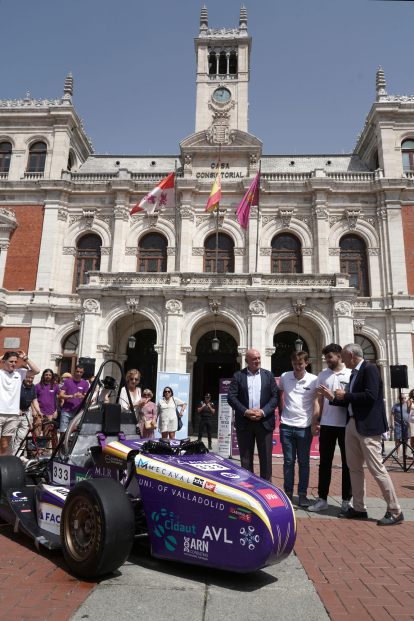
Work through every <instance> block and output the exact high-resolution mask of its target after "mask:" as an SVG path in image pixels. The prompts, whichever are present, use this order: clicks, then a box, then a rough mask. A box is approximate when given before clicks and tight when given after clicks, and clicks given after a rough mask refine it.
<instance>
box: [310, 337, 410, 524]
mask: <svg viewBox="0 0 414 621" xmlns="http://www.w3.org/2000/svg"><path fill="white" fill-rule="evenodd" d="M341 357H342V360H343V362H344V363H345V364H346V366H347V367H348V369H352V373H351V377H350V383H349V390H347V391H345V390H335V396H334V395H333V394H332V393H331V392H330V391H329V390H328V389H327V388H325V387H323V388H322V387H321V388H320V392H321V394H323V395H324V396H326V398H327V399H328V400H329V402H330V404H331V405H337V406H340V407H344V405H346V406H347V407H348V422H347V426H346V432H345V450H346V461H347V464H348V467H349V471H350V475H351V483H352V493H353V496H354V506H353V507H350V508H349V509H348V510H347V511H344V512H342V513H340V514H339V517H340V518H347V519H351V520H355V519H360V518H362V519H364V518H367V517H368V514H367V508H366V504H365V475H364V462H366V464H367V467H368V470H369V471H370V473H371V474H372V476H373V477H374V479H375V481H376V482H377V484H378V486H379V488H380V490H381V492H382V495H383V497H384V499H385V501H386V503H387V512H386V514H385V516H384V517H383V518H382V519H381V520H379V521H378V522H377V524H378V525H379V526H392V525H393V524H398V523H399V522H403V521H404V516H403V513H402V511H401V507H400V505H399V502H398V499H397V495H396V493H395V490H394V486H393V484H392V481H391V478H390V475H389V474H388V472H387V470H386V468H385V466H384V465H383V463H382V457H381V434H382V433H384V432H385V431H388V424H387V417H386V415H385V408H384V396H383V390H382V379H381V376H380V374H379V371H378V369H377V367H376V366H375V365H373V364H370V363H369V362H366V360H364V353H363V351H362V349H361V347H360V346H359V345H357V344H355V343H351V344H349V345H345V347H344V348H343V349H342V352H341Z"/></svg>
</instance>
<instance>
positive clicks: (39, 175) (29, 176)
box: [24, 171, 44, 181]
mask: <svg viewBox="0 0 414 621" xmlns="http://www.w3.org/2000/svg"><path fill="white" fill-rule="evenodd" d="M43 178H44V172H27V171H26V172H25V173H24V179H26V181H38V180H39V179H43Z"/></svg>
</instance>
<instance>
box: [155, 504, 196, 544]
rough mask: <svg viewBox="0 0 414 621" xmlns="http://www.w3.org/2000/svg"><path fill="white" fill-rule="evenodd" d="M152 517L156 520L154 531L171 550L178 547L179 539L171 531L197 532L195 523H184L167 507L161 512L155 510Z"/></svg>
mask: <svg viewBox="0 0 414 621" xmlns="http://www.w3.org/2000/svg"><path fill="white" fill-rule="evenodd" d="M151 519H152V520H153V522H155V526H154V532H155V534H156V536H157V537H160V538H162V539H163V541H164V544H165V547H166V548H167V550H170V551H171V552H174V550H175V549H176V547H177V539H176V538H175V537H174V535H171V534H170V533H169V531H174V532H181V533H189V534H194V535H195V534H196V526H195V524H191V525H189V524H182V523H181V522H180V521H179V519H178V516H177V517H176V518H175V517H174V512H173V511H167V509H161V511H160V512H159V513H158V512H157V511H153V513H152V514H151Z"/></svg>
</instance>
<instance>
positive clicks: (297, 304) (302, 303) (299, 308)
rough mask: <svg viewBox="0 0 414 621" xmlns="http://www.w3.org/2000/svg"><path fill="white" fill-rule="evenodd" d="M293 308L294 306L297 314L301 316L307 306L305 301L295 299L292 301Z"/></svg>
mask: <svg viewBox="0 0 414 621" xmlns="http://www.w3.org/2000/svg"><path fill="white" fill-rule="evenodd" d="M292 306H293V310H294V311H295V314H296V315H301V314H302V311H303V309H304V308H305V306H306V302H305V300H304V299H300V300H298V299H295V300H292Z"/></svg>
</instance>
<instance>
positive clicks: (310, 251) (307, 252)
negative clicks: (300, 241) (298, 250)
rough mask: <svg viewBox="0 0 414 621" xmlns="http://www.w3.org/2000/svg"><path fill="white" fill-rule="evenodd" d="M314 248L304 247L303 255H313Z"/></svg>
mask: <svg viewBox="0 0 414 621" xmlns="http://www.w3.org/2000/svg"><path fill="white" fill-rule="evenodd" d="M312 255H313V248H302V256H304V257H305V256H312Z"/></svg>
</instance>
